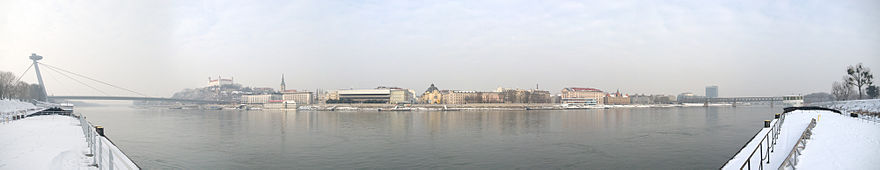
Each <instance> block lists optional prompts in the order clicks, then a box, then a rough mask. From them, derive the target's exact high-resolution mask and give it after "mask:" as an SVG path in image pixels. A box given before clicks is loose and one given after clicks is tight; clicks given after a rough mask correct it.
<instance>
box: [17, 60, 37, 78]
mask: <svg viewBox="0 0 880 170" xmlns="http://www.w3.org/2000/svg"><path fill="white" fill-rule="evenodd" d="M31 67H34V64H30V65H28V68H27V69H25V70H24V72H21V76H18V80H15V82H18V81H21V78H24V74H25V73H27V71H29V70H31Z"/></svg>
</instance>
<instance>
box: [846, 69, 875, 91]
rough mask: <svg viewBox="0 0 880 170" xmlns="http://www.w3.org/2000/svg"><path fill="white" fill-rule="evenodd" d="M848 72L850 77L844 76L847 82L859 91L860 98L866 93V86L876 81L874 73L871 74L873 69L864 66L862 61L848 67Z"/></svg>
mask: <svg viewBox="0 0 880 170" xmlns="http://www.w3.org/2000/svg"><path fill="white" fill-rule="evenodd" d="M846 74H848V77H846V78H844V79H845V80H846V84H848V85H850V86H852V87H855V88H856V90H857V91H858V92H859V99H863V96H864V94H865V93H864V91H863V90H864V88H865V87H867V86H868V85H871V84H873V83H874V82H873V79H874V75H871V69H870V68H867V67H863V66H862V63H859V64H858V65H855V66H848V67H846Z"/></svg>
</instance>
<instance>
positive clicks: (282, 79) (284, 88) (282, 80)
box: [281, 74, 287, 92]
mask: <svg viewBox="0 0 880 170" xmlns="http://www.w3.org/2000/svg"><path fill="white" fill-rule="evenodd" d="M285 86H286V85H285V84H284V74H281V92H284V91H285V90H287V89H286V87H285Z"/></svg>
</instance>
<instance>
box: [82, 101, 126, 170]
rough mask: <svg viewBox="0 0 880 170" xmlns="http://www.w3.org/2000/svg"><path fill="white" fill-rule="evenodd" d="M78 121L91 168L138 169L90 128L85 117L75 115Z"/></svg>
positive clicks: (114, 146)
mask: <svg viewBox="0 0 880 170" xmlns="http://www.w3.org/2000/svg"><path fill="white" fill-rule="evenodd" d="M76 117H77V118H78V119H79V121H80V126H81V127H82V130H83V134H84V135H85V140H86V143H87V144H88V146H89V152H88V153H87V154H86V156H89V157H91V162H92V163H91V164H90V165H91V166H93V167H97V168H98V169H109V170H114V169H140V168H139V167H138V166H137V164H135V163H134V162H133V161H131V159H129V158H128V156H126V155H125V153H122V151H121V150H119V148H117V147H116V145H114V144H113V142H111V141H110V140H109V139H107V138H106V137H104V136H101V135H100V134H99V133H98V131H97V130H96V129H97V128H96V127H95V126H92V124H91V123H89V121H87V120H86V117H85V116H82V115H76Z"/></svg>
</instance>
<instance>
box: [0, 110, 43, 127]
mask: <svg viewBox="0 0 880 170" xmlns="http://www.w3.org/2000/svg"><path fill="white" fill-rule="evenodd" d="M40 110H43V108H29V109H22V110H16V111H11V112H0V123H8V122H12V121H14V120H19V119H24V118H25V117H27V116H28V115H30V114H32V113H34V112H38V111H40Z"/></svg>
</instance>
